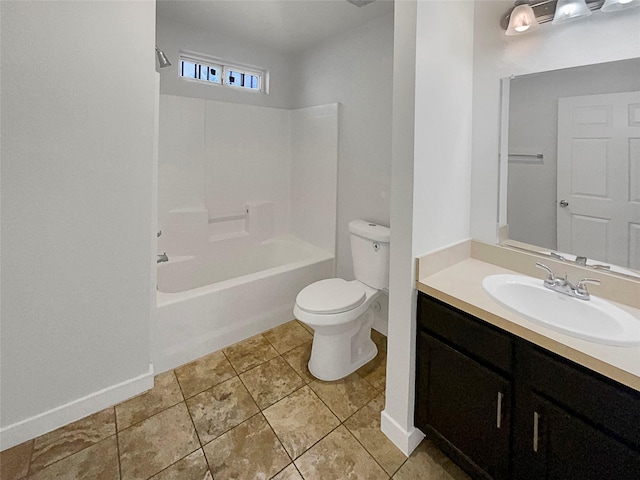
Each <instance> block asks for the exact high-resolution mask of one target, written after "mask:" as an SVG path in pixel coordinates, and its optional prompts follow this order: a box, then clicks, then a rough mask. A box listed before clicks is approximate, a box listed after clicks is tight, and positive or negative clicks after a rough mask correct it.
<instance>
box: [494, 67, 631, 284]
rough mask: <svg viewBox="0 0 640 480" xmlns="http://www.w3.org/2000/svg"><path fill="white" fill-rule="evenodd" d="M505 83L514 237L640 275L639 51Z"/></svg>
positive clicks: (509, 204) (565, 255) (509, 200)
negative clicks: (623, 57) (628, 56)
mask: <svg viewBox="0 0 640 480" xmlns="http://www.w3.org/2000/svg"><path fill="white" fill-rule="evenodd" d="M505 84H506V87H508V92H509V96H508V103H509V104H508V110H507V109H506V108H504V109H503V112H504V113H505V114H506V113H507V112H508V122H503V125H508V132H502V133H503V135H506V137H503V138H507V139H508V140H507V142H506V144H507V145H508V147H507V149H508V151H507V152H503V154H502V155H501V158H502V159H503V160H504V159H508V165H507V191H506V215H505V214H504V213H505V212H502V214H501V216H500V218H506V222H507V225H508V237H509V242H511V243H512V244H513V243H517V244H518V245H519V246H522V244H527V245H528V246H529V247H530V248H532V249H535V250H537V251H539V252H542V253H547V254H550V253H551V252H554V253H558V254H559V255H562V256H563V258H565V259H566V260H567V261H575V260H576V258H577V257H585V258H586V259H587V260H586V263H587V266H594V267H595V268H600V269H602V270H611V271H613V272H618V273H623V274H631V275H634V274H635V275H638V272H634V270H640V59H639V58H635V59H630V60H622V61H616V62H609V63H602V64H597V65H587V66H582V67H575V68H568V69H563V70H555V71H550V72H541V73H536V74H530V75H523V76H518V77H512V78H510V79H505V80H504V82H503V87H504V86H505ZM503 168H504V165H503ZM503 194H504V192H503ZM501 205H502V206H503V208H505V202H504V201H502V202H501ZM514 241H515V242H514ZM578 262H584V260H582V259H578ZM629 269H631V270H629Z"/></svg>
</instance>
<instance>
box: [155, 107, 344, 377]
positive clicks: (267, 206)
mask: <svg viewBox="0 0 640 480" xmlns="http://www.w3.org/2000/svg"><path fill="white" fill-rule="evenodd" d="M338 111H339V109H338V105H337V104H330V105H322V106H317V107H310V108H304V109H298V110H283V109H276V108H268V107H259V106H254V105H241V104H230V103H223V102H216V101H210V100H203V99H197V98H187V97H178V96H172V95H160V138H159V167H158V226H159V228H160V229H161V230H162V232H163V233H162V236H161V237H159V239H158V251H159V253H162V252H166V253H167V255H168V257H169V262H167V263H162V264H159V266H158V293H157V315H156V321H155V325H154V328H153V335H152V338H153V342H152V343H153V352H152V359H153V363H154V369H155V371H156V372H162V371H166V370H169V369H171V368H175V367H176V366H178V365H181V364H183V363H186V362H188V361H191V360H193V359H194V358H197V357H198V356H201V355H204V354H206V353H209V352H211V351H214V350H216V349H219V348H223V347H225V346H227V345H230V344H232V343H235V342H237V341H239V340H242V339H244V338H246V337H248V336H251V335H254V334H256V333H259V332H262V331H264V330H267V329H269V328H273V327H274V326H277V325H278V324H280V323H283V322H286V321H288V320H291V318H293V313H292V309H293V305H294V302H295V296H296V295H297V293H298V291H299V290H300V289H301V288H303V287H304V286H305V285H308V284H309V283H311V282H314V281H316V280H320V279H322V278H327V277H331V276H332V275H333V273H334V257H335V232H336V192H337V185H336V183H337V169H338Z"/></svg>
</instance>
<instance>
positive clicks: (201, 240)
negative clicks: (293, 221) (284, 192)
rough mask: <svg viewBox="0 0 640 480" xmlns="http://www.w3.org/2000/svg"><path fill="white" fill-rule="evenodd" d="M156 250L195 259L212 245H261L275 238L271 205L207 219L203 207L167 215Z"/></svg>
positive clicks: (260, 204) (261, 204) (252, 206)
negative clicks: (228, 242) (232, 242)
mask: <svg viewBox="0 0 640 480" xmlns="http://www.w3.org/2000/svg"><path fill="white" fill-rule="evenodd" d="M162 231H163V234H162V236H161V237H160V238H159V239H158V249H159V251H162V252H165V251H166V252H167V254H168V255H169V256H170V257H171V255H173V256H175V255H198V254H201V253H203V252H206V251H207V250H208V249H209V248H210V247H211V244H212V243H213V242H216V243H218V242H226V241H239V240H240V241H243V242H249V243H256V244H257V243H260V242H263V241H264V240H266V239H268V238H272V237H273V236H274V234H275V224H274V205H273V202H270V201H263V202H249V203H247V204H246V205H245V208H244V210H243V211H238V210H236V211H235V212H232V213H228V214H222V215H213V216H210V214H209V210H208V209H206V208H204V207H193V208H183V209H176V210H172V211H170V212H169V218H168V220H167V223H166V225H163V226H162Z"/></svg>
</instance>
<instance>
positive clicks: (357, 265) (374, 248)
mask: <svg viewBox="0 0 640 480" xmlns="http://www.w3.org/2000/svg"><path fill="white" fill-rule="evenodd" d="M349 232H350V233H351V255H352V257H353V273H354V274H355V277H356V278H357V279H358V280H360V281H361V282H362V283H364V284H366V285H369V286H370V287H372V288H375V289H377V290H382V289H385V288H388V287H389V239H390V236H391V230H389V228H388V227H383V226H382V225H376V224H375V223H373V222H367V221H366V220H352V221H351V222H349Z"/></svg>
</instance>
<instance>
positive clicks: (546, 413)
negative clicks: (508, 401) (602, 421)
mask: <svg viewBox="0 0 640 480" xmlns="http://www.w3.org/2000/svg"><path fill="white" fill-rule="evenodd" d="M530 401H531V403H530V405H531V408H530V409H529V415H528V416H529V424H530V426H529V427H528V428H526V431H527V432H528V434H529V435H528V437H529V442H528V443H529V445H528V447H526V446H525V447H524V448H521V449H520V452H519V454H518V455H517V458H519V459H520V460H522V461H517V462H516V463H517V464H518V466H517V467H516V478H518V477H517V475H518V474H520V475H525V476H528V478H540V479H547V480H602V479H608V478H610V479H616V480H627V479H628V480H638V479H639V478H640V452H637V451H634V450H633V449H631V448H630V447H628V446H627V445H625V444H623V443H621V442H619V441H618V440H616V439H615V438H613V437H611V436H609V435H607V434H605V433H603V432H602V431H600V430H599V429H596V428H595V427H593V426H591V425H589V424H587V423H585V422H584V421H582V420H581V419H579V418H578V417H575V416H573V415H571V414H570V413H569V412H567V411H565V410H564V409H562V408H560V407H559V406H557V405H555V404H553V403H551V402H549V401H547V400H545V399H543V398H541V397H539V396H537V395H535V394H534V393H531V397H530ZM523 415H524V416H526V414H525V413H523ZM519 416H520V414H519ZM519 423H520V422H519ZM520 438H521V437H520ZM521 447H522V446H521ZM523 450H524V451H525V452H527V451H528V453H524V452H523ZM523 453H524V455H523ZM531 475H533V476H531ZM522 478H525V477H522Z"/></svg>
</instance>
